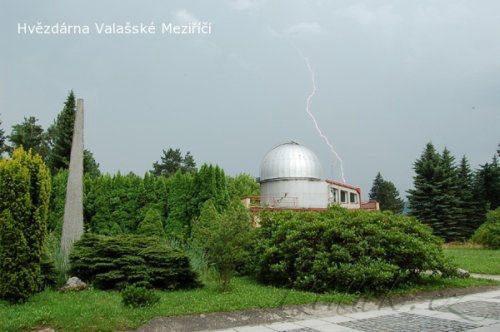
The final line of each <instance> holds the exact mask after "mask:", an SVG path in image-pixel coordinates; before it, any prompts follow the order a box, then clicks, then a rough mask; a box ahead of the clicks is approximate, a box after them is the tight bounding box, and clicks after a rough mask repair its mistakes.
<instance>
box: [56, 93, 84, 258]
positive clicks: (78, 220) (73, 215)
mask: <svg viewBox="0 0 500 332" xmlns="http://www.w3.org/2000/svg"><path fill="white" fill-rule="evenodd" d="M82 234H83V99H80V98H79V99H77V102H76V114H75V123H74V129H73V141H72V145H71V158H70V162H69V173H68V185H67V187H66V203H65V205H64V222H63V229H62V237H61V251H62V254H63V257H64V258H68V256H69V253H70V251H71V248H72V246H73V243H74V242H75V241H77V240H79V239H80V237H81V236H82Z"/></svg>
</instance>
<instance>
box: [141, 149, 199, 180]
mask: <svg viewBox="0 0 500 332" xmlns="http://www.w3.org/2000/svg"><path fill="white" fill-rule="evenodd" d="M178 170H181V171H182V172H184V173H186V172H190V173H193V172H196V163H195V161H194V158H193V156H192V155H191V152H189V151H188V152H186V154H185V155H184V157H182V153H181V150H180V149H175V150H174V149H172V148H169V149H168V150H167V151H165V150H163V156H162V157H161V160H160V162H155V163H153V170H152V171H151V173H152V174H154V175H156V176H171V175H174V174H175V173H176V172H177V171H178Z"/></svg>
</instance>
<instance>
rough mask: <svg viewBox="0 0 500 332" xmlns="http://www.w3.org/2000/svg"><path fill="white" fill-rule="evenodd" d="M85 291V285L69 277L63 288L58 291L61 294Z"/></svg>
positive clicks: (75, 278)
mask: <svg viewBox="0 0 500 332" xmlns="http://www.w3.org/2000/svg"><path fill="white" fill-rule="evenodd" d="M84 289H87V284H86V283H84V282H83V281H81V280H80V279H78V278H77V277H71V278H69V279H68V281H66V283H65V284H64V286H62V287H61V289H59V290H60V291H61V292H74V291H81V290H84Z"/></svg>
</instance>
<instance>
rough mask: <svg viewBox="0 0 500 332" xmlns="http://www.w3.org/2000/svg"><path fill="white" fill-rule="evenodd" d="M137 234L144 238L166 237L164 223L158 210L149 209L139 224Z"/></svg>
mask: <svg viewBox="0 0 500 332" xmlns="http://www.w3.org/2000/svg"><path fill="white" fill-rule="evenodd" d="M137 234H140V235H144V236H159V237H164V236H165V231H164V230H163V223H162V221H161V214H160V212H159V211H158V210H157V209H149V210H148V211H147V212H146V216H145V217H144V220H143V221H142V222H141V223H140V224H139V227H138V228H137Z"/></svg>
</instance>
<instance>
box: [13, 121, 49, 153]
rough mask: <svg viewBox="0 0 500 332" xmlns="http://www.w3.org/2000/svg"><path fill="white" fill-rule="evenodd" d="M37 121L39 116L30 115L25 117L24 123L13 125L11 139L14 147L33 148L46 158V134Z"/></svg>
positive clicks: (34, 151)
mask: <svg viewBox="0 0 500 332" xmlns="http://www.w3.org/2000/svg"><path fill="white" fill-rule="evenodd" d="M37 121H38V119H37V118H35V117H33V116H30V117H29V118H24V121H23V122H22V123H20V124H16V125H14V126H12V133H11V134H10V136H9V140H10V141H11V142H12V148H13V149H17V148H19V147H23V148H24V150H26V151H28V150H32V151H33V153H36V154H39V155H40V156H42V158H43V159H44V160H45V159H46V158H47V155H48V145H47V140H46V135H45V132H44V130H43V128H42V126H40V125H39V124H38V123H37Z"/></svg>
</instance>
